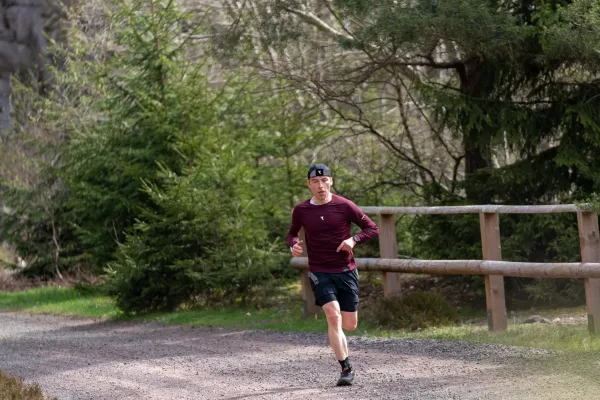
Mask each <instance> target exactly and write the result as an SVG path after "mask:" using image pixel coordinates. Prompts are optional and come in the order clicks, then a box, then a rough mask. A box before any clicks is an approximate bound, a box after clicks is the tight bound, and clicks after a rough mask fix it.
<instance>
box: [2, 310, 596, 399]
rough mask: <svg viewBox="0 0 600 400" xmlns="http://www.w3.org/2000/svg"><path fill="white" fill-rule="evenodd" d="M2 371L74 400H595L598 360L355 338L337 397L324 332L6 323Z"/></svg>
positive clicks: (11, 319) (19, 319)
mask: <svg viewBox="0 0 600 400" xmlns="http://www.w3.org/2000/svg"><path fill="white" fill-rule="evenodd" d="M0 327H1V328H0V370H1V371H3V372H5V373H9V374H12V375H17V376H21V377H23V378H25V380H26V381H28V382H37V383H39V384H40V386H41V387H42V389H43V390H44V391H45V393H47V394H49V395H53V396H57V397H58V398H59V399H61V400H66V399H111V400H112V399H145V400H146V399H277V400H281V399H334V398H335V399H340V398H342V399H578V400H579V399H588V398H589V399H596V398H599V397H600V395H599V393H600V392H599V389H600V386H599V385H600V384H599V382H600V379H598V378H599V377H600V374H599V373H598V371H599V369H600V364H599V362H598V360H600V357H598V356H596V355H587V356H581V355H580V356H578V357H573V356H572V355H566V354H560V353H555V352H550V351H544V350H535V349H520V348H511V347H505V346H496V345H471V344H466V343H461V342H445V341H435V340H401V339H368V338H361V337H351V338H349V346H350V348H351V357H352V360H353V363H354V365H355V367H356V368H357V371H358V375H357V383H356V385H354V386H352V387H346V388H337V387H335V386H334V383H335V381H336V379H337V377H338V373H339V372H338V371H339V365H338V364H337V363H336V361H335V359H334V357H333V355H332V353H331V350H330V349H329V348H328V346H327V338H326V336H325V335H324V334H315V333H285V332H273V331H269V332H265V331H240V330H228V329H222V328H191V327H181V326H163V325H161V324H158V323H131V322H111V321H95V320H90V319H73V318H65V317H59V316H51V315H27V314H20V313H0Z"/></svg>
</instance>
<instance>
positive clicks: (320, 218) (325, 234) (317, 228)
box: [287, 194, 379, 273]
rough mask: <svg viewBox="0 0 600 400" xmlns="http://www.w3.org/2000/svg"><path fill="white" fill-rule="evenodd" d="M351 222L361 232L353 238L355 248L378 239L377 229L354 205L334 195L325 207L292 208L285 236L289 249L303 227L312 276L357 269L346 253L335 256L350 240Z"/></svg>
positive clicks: (303, 203) (309, 205) (341, 252)
mask: <svg viewBox="0 0 600 400" xmlns="http://www.w3.org/2000/svg"><path fill="white" fill-rule="evenodd" d="M352 222H354V223H355V224H356V225H358V226H359V227H360V228H361V229H362V231H361V232H360V233H358V234H357V235H355V236H356V238H357V239H358V244H360V243H365V242H366V241H368V240H371V239H373V238H375V237H376V236H377V234H378V233H379V228H377V225H375V224H374V223H373V221H371V219H370V218H369V217H367V216H366V215H365V214H364V213H363V212H362V211H361V210H360V208H358V206H357V205H356V204H354V203H353V202H351V201H350V200H348V199H345V198H343V197H342V196H338V195H335V194H334V195H333V197H332V199H331V201H330V202H329V203H326V204H322V205H317V204H312V203H311V202H310V200H306V201H303V202H302V203H300V204H298V205H297V206H296V207H294V211H293V212H292V224H291V226H290V229H289V231H288V234H287V242H288V246H293V245H294V244H296V243H297V242H298V241H299V240H300V239H299V238H298V233H299V232H300V228H302V227H304V232H305V234H306V248H307V249H308V265H309V270H310V271H312V272H333V273H339V272H345V271H352V270H353V269H354V268H356V263H355V262H354V256H353V255H352V254H351V253H349V252H346V251H343V250H340V251H339V252H336V250H337V248H338V246H339V245H340V244H341V243H342V242H343V241H344V240H346V239H349V238H350V237H351V232H350V224H351V223H352Z"/></svg>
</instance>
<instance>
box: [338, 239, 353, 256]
mask: <svg viewBox="0 0 600 400" xmlns="http://www.w3.org/2000/svg"><path fill="white" fill-rule="evenodd" d="M355 244H356V242H355V241H354V239H353V238H350V239H346V240H344V241H343V242H342V243H340V245H339V246H338V248H337V250H336V251H340V250H342V251H347V252H348V253H350V254H352V249H353V248H354V245H355Z"/></svg>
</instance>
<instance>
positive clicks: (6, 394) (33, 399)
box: [0, 372, 56, 400]
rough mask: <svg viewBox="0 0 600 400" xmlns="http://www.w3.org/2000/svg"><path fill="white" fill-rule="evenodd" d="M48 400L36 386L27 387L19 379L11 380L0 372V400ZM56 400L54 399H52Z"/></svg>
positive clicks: (11, 378)
mask: <svg viewBox="0 0 600 400" xmlns="http://www.w3.org/2000/svg"><path fill="white" fill-rule="evenodd" d="M4 399H7V400H8V399H10V400H50V398H48V397H45V396H44V394H43V393H42V390H41V389H40V387H39V386H38V385H37V384H33V385H27V384H25V383H24V382H23V379H21V378H13V377H10V376H8V375H5V374H3V373H2V372H0V400H4ZM52 399H53V400H56V398H52Z"/></svg>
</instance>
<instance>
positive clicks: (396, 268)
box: [290, 204, 600, 334]
mask: <svg viewBox="0 0 600 400" xmlns="http://www.w3.org/2000/svg"><path fill="white" fill-rule="evenodd" d="M360 208H361V209H362V211H363V212H364V213H365V214H371V215H377V225H378V226H379V250H380V258H357V259H356V264H357V267H358V269H359V270H364V271H377V272H381V273H382V278H383V279H382V280H383V293H384V296H386V297H388V296H394V295H397V294H400V293H401V288H402V273H416V274H438V275H483V276H484V277H485V292H486V294H485V297H486V308H487V313H488V329H489V330H490V331H503V330H506V329H507V318H506V301H505V296H504V276H512V277H523V278H576V279H584V284H585V297H586V307H587V315H588V329H589V331H590V333H591V334H598V333H600V232H599V229H598V215H597V214H596V212H595V211H594V210H593V208H592V207H591V206H590V205H588V204H582V205H579V206H578V205H575V204H559V205H537V206H519V205H510V206H507V205H474V206H445V207H371V206H360ZM565 212H566V213H571V212H572V213H577V225H578V231H579V244H580V248H581V262H570V263H528V262H510V261H502V247H501V243H500V223H499V214H551V213H565ZM410 214H412V215H434V214H479V226H480V232H481V250H482V255H483V257H482V258H483V260H414V259H399V258H398V243H397V239H396V224H395V216H396V215H410ZM449 234H451V232H449ZM300 235H301V237H302V239H305V234H304V232H303V231H301V232H300ZM304 243H305V246H304V249H303V254H302V257H293V258H292V259H291V261H290V264H291V266H292V267H293V268H297V269H299V270H300V277H301V283H302V295H303V301H304V315H305V316H312V315H316V314H318V313H319V312H320V307H317V306H316V305H315V304H314V302H315V299H314V295H313V293H312V290H311V287H310V280H309V276H308V258H307V247H306V245H308V243H307V241H306V240H304Z"/></svg>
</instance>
